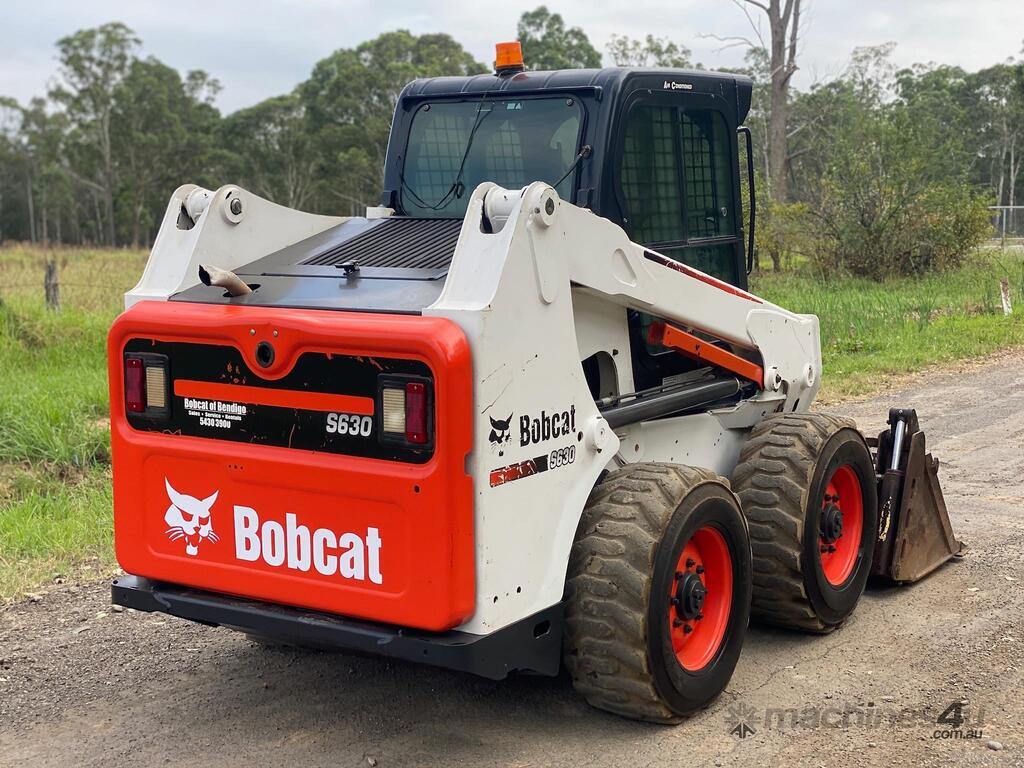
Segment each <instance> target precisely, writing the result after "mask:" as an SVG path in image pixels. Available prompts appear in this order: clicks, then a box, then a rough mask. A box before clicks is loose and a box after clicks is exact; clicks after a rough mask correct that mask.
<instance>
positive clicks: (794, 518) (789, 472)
mask: <svg viewBox="0 0 1024 768" xmlns="http://www.w3.org/2000/svg"><path fill="white" fill-rule="evenodd" d="M837 444H842V445H843V446H844V450H845V452H846V453H847V454H850V455H851V456H852V460H853V463H855V464H856V465H857V469H858V475H859V477H860V478H861V487H862V491H863V494H864V499H863V502H864V504H863V508H864V533H863V535H864V536H865V537H867V539H866V542H867V545H866V546H867V551H866V558H865V556H864V555H862V556H861V560H860V561H859V562H858V563H857V565H856V567H855V569H854V573H853V574H851V577H850V580H849V581H848V583H847V585H844V587H843V592H844V594H840V592H839V591H838V590H830V589H829V588H828V586H827V585H826V587H825V589H824V590H822V589H821V588H820V587H819V586H818V584H817V582H818V581H820V580H821V578H823V577H822V576H821V574H820V562H819V563H818V564H817V569H818V570H817V573H816V572H815V564H814V563H815V561H814V560H813V559H812V558H813V555H812V553H810V552H809V551H808V547H809V546H816V544H817V538H816V536H815V535H814V534H813V533H812V532H810V531H808V530H807V528H808V524H807V521H808V518H809V517H810V516H811V515H813V514H816V511H811V510H810V509H809V504H810V498H811V494H813V493H815V490H816V486H818V485H820V484H821V483H822V479H821V478H822V475H823V473H824V471H825V469H827V467H823V466H822V465H823V462H825V461H827V460H828V458H829V456H830V455H831V452H832V451H833V450H834V449H835V446H836V445H837ZM874 478H875V475H874V469H873V466H872V462H871V453H870V450H869V449H868V447H867V444H866V443H865V441H864V437H863V435H861V433H860V432H859V431H858V430H857V426H856V424H855V423H854V422H853V420H852V419H848V418H845V417H842V416H832V415H828V414H823V413H789V414H781V415H777V416H771V417H769V418H767V419H765V420H764V421H762V422H761V423H760V424H758V425H757V426H755V427H754V428H753V430H751V433H750V438H749V439H748V440H747V442H746V443H745V444H744V446H743V449H742V451H741V452H740V457H739V462H738V463H737V465H736V469H735V471H734V472H733V476H732V486H733V489H734V491H735V492H736V495H737V496H739V498H740V502H741V504H742V507H743V513H744V515H745V516H746V518H747V524H748V527H749V530H750V546H751V550H752V552H753V557H754V562H753V566H754V577H753V580H754V588H753V598H752V602H751V618H752V619H754V620H757V621H761V622H764V623H769V624H775V625H778V626H783V627H788V628H792V629H801V630H805V631H810V632H819V633H826V632H831V631H832V630H833V629H835V628H836V627H837V626H838V625H839V624H841V623H842V622H843V621H844V620H845V619H846V618H847V617H848V616H849V614H850V613H851V612H852V611H853V608H854V607H855V606H856V603H857V601H858V600H859V598H860V595H861V593H862V592H863V590H864V584H865V583H866V581H867V576H868V571H870V566H871V562H870V561H871V549H870V543H871V542H872V541H873V536H872V534H871V531H873V529H874V528H875V527H876V526H877V521H878V501H877V493H876V490H875V487H874V483H875V479H874ZM865 559H866V562H865ZM822 591H824V592H825V593H827V594H826V597H827V598H828V599H830V600H832V601H834V602H836V603H837V604H838V605H831V606H830V605H826V604H825V603H824V599H825V598H823V597H822Z"/></svg>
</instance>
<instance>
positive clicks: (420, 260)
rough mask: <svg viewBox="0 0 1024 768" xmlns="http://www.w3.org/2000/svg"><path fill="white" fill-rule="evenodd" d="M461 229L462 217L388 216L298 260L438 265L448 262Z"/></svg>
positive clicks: (320, 263) (324, 263) (325, 263)
mask: <svg viewBox="0 0 1024 768" xmlns="http://www.w3.org/2000/svg"><path fill="white" fill-rule="evenodd" d="M461 229H462V219H407V218H400V217H389V218H385V219H380V222H379V223H378V224H375V225H374V226H373V227H371V228H370V229H368V230H366V231H365V232H362V233H360V234H358V235H356V236H355V237H353V238H352V239H351V240H346V241H345V242H343V243H341V244H339V245H336V246H334V247H333V248H331V249H330V250H327V251H324V252H323V253H318V254H317V255H316V256H313V257H311V258H309V259H306V260H305V261H303V262H302V264H303V265H304V266H317V267H329V266H337V265H339V264H345V263H347V262H355V263H356V264H358V265H359V266H360V267H392V268H404V269H439V268H441V267H447V266H448V265H449V264H450V263H451V261H452V255H453V254H454V253H455V245H456V244H457V243H458V240H459V232H460V231H461Z"/></svg>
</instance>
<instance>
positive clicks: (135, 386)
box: [124, 357, 146, 413]
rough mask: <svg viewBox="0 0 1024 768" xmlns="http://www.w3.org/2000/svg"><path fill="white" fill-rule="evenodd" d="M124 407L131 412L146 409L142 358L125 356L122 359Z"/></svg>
mask: <svg viewBox="0 0 1024 768" xmlns="http://www.w3.org/2000/svg"><path fill="white" fill-rule="evenodd" d="M124 407H125V408H127V409H128V411H129V412H131V413H142V412H143V411H145V410H146V384H145V378H144V376H143V366H142V359H141V358H138V357H127V358H125V361H124Z"/></svg>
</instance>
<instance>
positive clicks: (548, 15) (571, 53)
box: [516, 5, 601, 70]
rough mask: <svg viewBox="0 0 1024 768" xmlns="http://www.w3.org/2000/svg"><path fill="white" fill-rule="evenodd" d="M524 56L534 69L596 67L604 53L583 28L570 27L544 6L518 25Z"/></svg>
mask: <svg viewBox="0 0 1024 768" xmlns="http://www.w3.org/2000/svg"><path fill="white" fill-rule="evenodd" d="M516 31H517V34H518V37H519V42H520V43H522V46H523V59H524V60H525V61H526V65H527V66H528V67H529V68H530V69H537V70H548V69H594V68H597V67H600V66H601V54H600V53H598V52H597V49H595V48H594V46H593V45H591V44H590V40H589V39H588V38H587V35H586V33H584V31H583V30H582V29H580V28H579V27H569V28H566V26H565V21H564V20H563V19H562V16H561V15H560V14H557V13H552V12H551V11H549V10H548V8H547V6H545V5H541V6H538V7H537V8H535V9H534V10H532V11H527V12H525V13H524V14H523V15H522V16H520V17H519V24H518V26H517V27H516Z"/></svg>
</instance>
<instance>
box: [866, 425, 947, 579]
mask: <svg viewBox="0 0 1024 768" xmlns="http://www.w3.org/2000/svg"><path fill="white" fill-rule="evenodd" d="M888 423H889V429H887V430H885V431H884V432H882V433H881V434H880V435H879V436H878V439H877V440H872V441H869V444H871V445H872V447H874V448H875V449H876V450H875V462H876V469H877V472H878V474H879V483H878V523H879V524H878V538H877V540H876V541H875V552H874V558H873V561H872V565H871V575H872V576H875V577H882V578H885V579H890V580H892V581H895V582H898V583H904V584H905V583H911V582H914V581H917V580H918V579H921V578H924V577H925V576H927V575H928V574H929V573H931V572H932V571H934V570H935V569H936V568H938V567H939V566H940V565H942V564H943V563H944V562H946V561H947V560H949V559H950V558H952V557H960V556H961V555H962V554H963V553H964V551H965V547H964V545H963V544H961V543H960V542H959V541H957V539H956V537H955V536H954V535H953V527H952V525H950V522H949V513H948V512H947V511H946V502H945V500H944V499H943V497H942V488H941V487H940V486H939V475H938V470H939V462H938V459H935V458H933V457H932V455H931V454H930V453H926V452H925V437H924V432H922V431H921V428H920V426H919V424H918V420H917V412H916V411H914V409H912V408H893V409H891V410H890V411H889V421H888Z"/></svg>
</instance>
